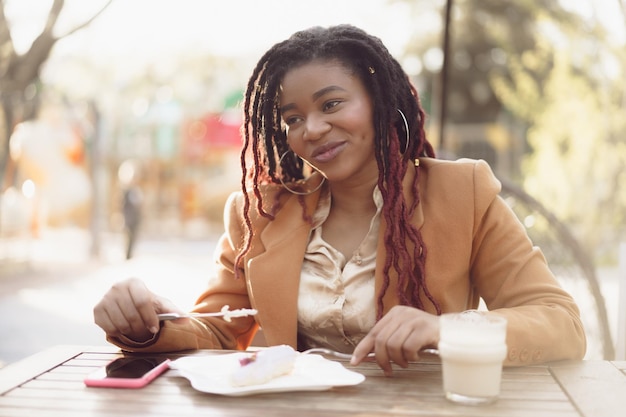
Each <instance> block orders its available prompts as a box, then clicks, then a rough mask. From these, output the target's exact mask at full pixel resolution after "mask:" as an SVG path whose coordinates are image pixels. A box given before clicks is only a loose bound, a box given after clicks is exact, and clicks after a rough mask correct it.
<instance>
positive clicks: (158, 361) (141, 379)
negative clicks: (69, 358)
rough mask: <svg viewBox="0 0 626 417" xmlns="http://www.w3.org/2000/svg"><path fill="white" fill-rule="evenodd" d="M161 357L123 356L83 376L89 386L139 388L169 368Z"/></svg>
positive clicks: (166, 361) (166, 359) (165, 359)
mask: <svg viewBox="0 0 626 417" xmlns="http://www.w3.org/2000/svg"><path fill="white" fill-rule="evenodd" d="M169 362H170V360H169V359H168V358H161V357H123V358H117V359H115V360H113V361H111V362H109V363H108V364H107V365H105V366H103V367H101V368H98V369H97V370H96V371H94V372H93V373H91V374H89V375H88V376H87V377H86V378H85V385H87V386H89V387H109V388H140V387H143V386H145V385H147V384H148V383H150V381H152V380H153V379H154V378H156V377H157V376H159V375H160V374H162V373H163V372H165V370H166V369H168V368H169Z"/></svg>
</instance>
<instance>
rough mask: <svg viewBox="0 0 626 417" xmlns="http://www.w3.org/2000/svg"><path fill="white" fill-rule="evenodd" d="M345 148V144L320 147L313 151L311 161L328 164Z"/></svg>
mask: <svg viewBox="0 0 626 417" xmlns="http://www.w3.org/2000/svg"><path fill="white" fill-rule="evenodd" d="M345 147H346V142H340V143H332V144H327V145H322V146H320V147H319V148H317V149H316V150H315V151H313V154H312V155H311V159H313V160H314V161H316V162H321V163H323V162H329V161H331V160H332V159H335V157H336V156H337V155H339V154H340V153H341V151H343V150H344V148H345Z"/></svg>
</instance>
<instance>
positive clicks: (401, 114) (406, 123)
mask: <svg viewBox="0 0 626 417" xmlns="http://www.w3.org/2000/svg"><path fill="white" fill-rule="evenodd" d="M396 110H398V113H400V116H402V121H403V122H404V131H405V132H406V145H405V146H404V152H402V155H404V154H405V153H406V151H408V150H409V122H408V121H407V120H406V116H405V115H404V113H402V110H400V109H396Z"/></svg>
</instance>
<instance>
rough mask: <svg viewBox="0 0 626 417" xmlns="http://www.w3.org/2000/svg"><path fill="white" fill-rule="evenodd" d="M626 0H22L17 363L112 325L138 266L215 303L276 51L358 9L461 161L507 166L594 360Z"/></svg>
mask: <svg viewBox="0 0 626 417" xmlns="http://www.w3.org/2000/svg"><path fill="white" fill-rule="evenodd" d="M625 3H626V2H624V0H577V1H571V0H531V1H527V0H447V1H446V0H342V1H337V0H315V1H309V0H302V1H297V2H294V1H288V0H262V1H256V0H228V1H224V0H222V1H217V0H216V1H212V0H211V1H208V0H65V1H62V0H0V105H1V108H0V116H1V117H0V363H4V364H7V363H11V362H13V361H16V360H19V359H21V358H23V357H25V356H27V355H29V354H32V353H34V352H37V351H39V350H41V349H44V348H45V347H48V346H51V345H53V344H59V343H79V344H97V343H104V339H103V334H102V333H101V332H100V331H99V330H98V329H96V328H95V325H94V324H92V316H91V308H92V307H93V305H94V304H95V303H96V302H97V300H98V299H99V297H100V296H101V295H102V294H103V293H104V291H106V289H107V288H108V287H109V286H110V285H111V283H112V282H115V281H117V280H119V279H122V278H126V277H127V276H130V275H139V276H141V277H142V278H144V279H145V280H146V281H148V283H149V285H151V287H152V288H153V289H154V290H155V291H159V292H165V293H166V294H169V295H170V296H171V298H172V299H174V300H175V301H176V302H178V303H179V304H180V305H181V306H183V307H186V306H191V305H192V304H193V301H194V297H195V296H196V295H198V294H199V292H200V291H201V289H202V287H203V285H204V284H205V283H206V281H207V280H208V279H209V277H210V274H211V268H212V259H211V252H212V250H213V247H214V244H215V239H216V237H217V236H219V234H220V233H221V231H222V223H221V221H222V207H223V204H224V201H225V199H226V197H227V196H228V194H229V193H230V192H232V191H234V190H237V189H238V188H239V176H240V167H239V159H238V158H239V148H240V145H241V140H240V137H239V127H240V124H241V119H242V115H241V108H240V105H241V101H242V94H243V89H244V88H245V84H246V82H247V78H248V76H249V74H250V73H251V71H252V69H253V66H254V64H255V63H256V61H257V60H258V59H259V58H260V56H261V55H262V53H263V52H264V51H265V50H266V49H268V48H269V47H270V46H271V45H273V44H274V43H276V42H279V41H281V40H283V39H284V38H286V37H288V36H289V35H291V34H292V33H293V32H295V31H297V30H300V29H303V28H307V27H309V26H313V25H323V26H327V25H331V24H338V23H351V24H354V25H357V26H360V27H362V28H363V29H365V30H367V31H368V32H370V33H372V34H374V35H376V36H378V37H380V38H381V39H382V40H383V42H384V43H385V44H386V45H387V46H388V47H389V49H390V50H391V52H392V54H393V55H394V56H395V57H396V58H397V59H398V60H399V61H400V62H401V63H402V64H403V66H404V68H405V69H406V71H407V72H408V73H409V74H410V76H411V77H412V79H413V82H414V83H415V85H416V86H417V88H418V90H419V92H420V95H421V98H422V102H423V104H424V106H425V107H426V109H427V112H428V120H427V123H428V134H429V135H430V140H431V141H432V142H433V143H434V144H435V145H436V150H437V153H438V154H439V156H440V157H444V158H460V157H470V158H481V159H485V160H486V161H487V162H488V163H489V164H490V165H491V166H492V168H493V170H494V172H495V173H496V175H497V176H498V177H499V178H500V179H501V180H502V181H503V184H504V185H505V187H504V190H503V196H505V197H506V198H507V201H509V202H510V203H511V206H512V207H513V208H514V210H515V211H516V213H517V214H518V215H519V216H520V219H521V220H522V221H523V222H524V224H525V225H526V226H527V227H528V230H529V233H530V234H531V237H533V239H534V240H535V242H536V243H537V244H538V245H540V246H541V247H542V249H544V251H545V252H546V256H547V257H548V259H549V261H550V262H551V264H552V265H555V271H556V273H557V275H559V279H561V280H563V282H564V283H565V285H566V286H567V287H568V289H570V290H571V291H573V292H575V293H576V297H577V301H579V303H580V305H581V308H582V309H583V314H584V315H585V316H589V317H592V319H590V322H589V324H588V326H589V329H588V330H589V333H590V335H592V336H591V337H590V339H593V340H591V341H592V342H593V341H594V340H595V342H597V344H598V346H597V347H595V346H593V347H592V349H591V351H590V353H589V357H594V356H595V357H611V356H614V355H615V347H616V346H617V348H618V351H619V350H620V349H621V348H622V347H623V340H621V339H620V337H622V336H620V335H621V331H622V327H624V326H626V324H624V322H621V321H620V317H621V316H620V314H622V313H621V312H620V310H619V304H620V303H619V298H618V297H619V291H620V288H619V285H618V282H619V273H620V272H619V268H620V245H621V244H622V242H625V241H626V221H625V219H626V191H624V190H625V185H626V111H625V110H626V83H625V82H624V80H625V79H626V47H625V46H626V4H625ZM620 343H622V345H620ZM0 366H1V364H0Z"/></svg>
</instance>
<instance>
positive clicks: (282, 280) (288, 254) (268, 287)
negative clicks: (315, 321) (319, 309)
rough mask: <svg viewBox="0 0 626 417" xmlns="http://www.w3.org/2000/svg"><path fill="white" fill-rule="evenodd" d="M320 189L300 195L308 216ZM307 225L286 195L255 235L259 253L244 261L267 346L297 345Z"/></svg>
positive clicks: (299, 208)
mask: <svg viewBox="0 0 626 417" xmlns="http://www.w3.org/2000/svg"><path fill="white" fill-rule="evenodd" d="M319 194H320V191H317V192H315V193H312V194H311V195H308V196H305V197H304V203H305V204H304V206H305V207H306V210H307V213H308V214H309V215H312V213H313V211H314V210H315V208H316V206H317V202H318V199H319ZM310 230H311V226H310V224H309V223H308V222H307V221H306V220H305V219H304V218H303V215H302V205H301V204H300V201H299V198H298V197H297V196H289V197H288V198H287V199H286V200H285V201H284V204H283V206H282V207H281V209H280V211H279V214H278V215H277V216H276V218H275V219H274V220H273V221H270V222H269V223H268V224H267V226H266V227H265V228H264V230H263V231H262V232H261V235H260V237H259V242H258V243H259V244H260V245H261V248H260V249H261V251H260V253H259V252H258V251H255V252H256V253H257V255H255V256H253V257H252V258H251V259H250V260H249V261H248V262H247V272H246V276H247V277H248V291H249V294H250V295H251V299H252V300H253V307H254V308H256V309H257V310H258V315H257V321H258V323H259V325H260V326H261V327H262V328H263V334H264V336H265V340H266V341H267V343H268V345H270V346H272V345H278V344H288V345H290V346H292V347H294V348H296V347H297V330H298V322H297V318H298V291H299V286H300V274H301V270H302V262H303V255H304V253H305V251H306V246H307V243H308V240H309V233H310Z"/></svg>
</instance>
